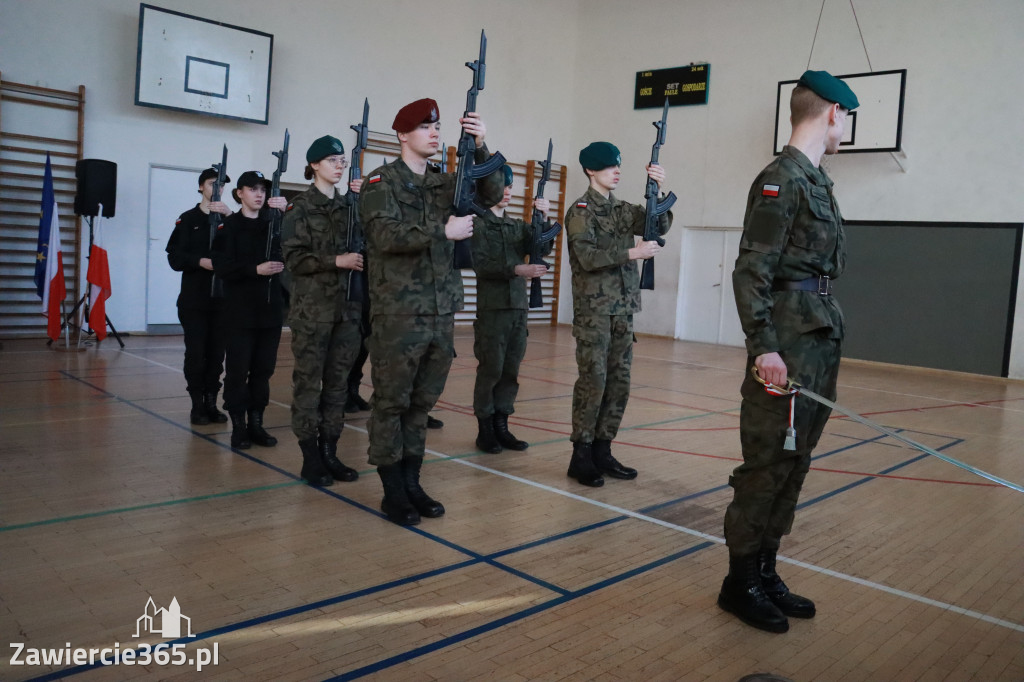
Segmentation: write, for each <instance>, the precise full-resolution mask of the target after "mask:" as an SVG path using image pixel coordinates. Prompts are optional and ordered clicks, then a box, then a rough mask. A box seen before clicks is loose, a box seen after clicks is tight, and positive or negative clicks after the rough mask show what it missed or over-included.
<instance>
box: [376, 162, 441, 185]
mask: <svg viewBox="0 0 1024 682" xmlns="http://www.w3.org/2000/svg"><path fill="white" fill-rule="evenodd" d="M388 165H389V166H394V167H395V168H396V170H397V171H398V176H399V177H400V178H401V180H402V182H404V183H407V184H409V183H411V184H412V185H415V186H416V187H440V186H441V185H443V184H444V182H445V179H444V178H445V174H444V173H438V172H436V171H435V170H433V168H432V166H431V164H430V163H429V162H428V163H427V168H426V172H425V173H424V174H423V175H418V174H416V173H414V172H413V170H412V169H411V168H409V165H408V164H407V163H406V162H405V161H403V160H402V157H398V158H397V159H396V160H395V161H394V162H392V163H390V164H388Z"/></svg>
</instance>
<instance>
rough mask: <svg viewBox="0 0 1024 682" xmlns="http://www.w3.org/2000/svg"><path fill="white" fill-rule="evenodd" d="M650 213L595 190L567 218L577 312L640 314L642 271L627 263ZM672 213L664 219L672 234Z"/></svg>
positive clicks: (663, 229) (663, 224)
mask: <svg viewBox="0 0 1024 682" xmlns="http://www.w3.org/2000/svg"><path fill="white" fill-rule="evenodd" d="M646 216H647V209H646V208H645V207H643V206H637V205H635V204H629V203H626V202H625V201H619V200H618V199H616V198H615V195H614V194H609V195H608V198H607V199H605V198H604V197H603V196H601V194H600V193H599V192H596V191H595V190H594V189H593V188H588V189H587V192H586V194H584V195H583V196H582V197H580V198H579V199H577V200H576V201H574V202H573V203H572V206H571V207H570V208H569V211H568V212H567V213H566V214H565V232H566V234H567V235H568V237H569V266H570V268H572V305H573V310H574V312H576V313H584V314H595V313H596V314H600V315H631V314H633V313H635V312H638V311H639V310H640V273H639V271H638V269H637V264H636V261H632V260H630V259H629V250H630V249H631V248H633V246H634V245H635V243H636V239H635V237H637V236H641V237H642V236H643V234H644V222H645V218H646ZM671 225H672V212H671V211H669V212H668V213H666V214H665V215H663V216H661V225H660V227H661V229H660V233H661V234H665V233H666V232H668V229H669V227H670V226H671Z"/></svg>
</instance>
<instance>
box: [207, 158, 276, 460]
mask: <svg viewBox="0 0 1024 682" xmlns="http://www.w3.org/2000/svg"><path fill="white" fill-rule="evenodd" d="M269 191H270V181H269V180H267V179H266V178H265V177H263V174H262V173H260V172H259V171H246V172H244V173H242V174H241V175H240V176H239V177H238V184H237V186H236V187H235V189H234V190H232V192H231V195H232V197H234V199H235V201H236V202H237V203H239V204H241V205H242V208H241V209H240V210H239V211H238V213H233V214H231V215H229V216H228V217H227V218H225V219H224V223H223V224H222V225H221V226H220V228H219V229H218V230H217V236H216V237H215V238H214V240H213V249H212V253H211V258H212V260H213V269H214V272H216V273H217V277H220V278H221V279H222V280H224V336H225V339H226V341H225V344H226V350H227V354H226V358H225V371H224V408H225V409H226V410H227V411H228V415H230V417H231V447H233V448H238V449H240V450H245V449H247V448H249V447H251V446H252V444H253V443H256V444H257V445H262V446H263V447H271V446H273V445H277V439H276V438H274V437H273V436H271V435H270V434H269V433H267V432H266V430H264V428H263V411H264V409H266V407H267V404H269V403H270V377H271V376H273V374H274V368H275V367H276V366H277V346H278V344H279V343H280V342H281V327H282V325H283V323H284V297H283V295H282V292H281V278H280V277H278V276H277V275H278V273H280V272H281V271H282V270H284V263H282V262H281V261H278V260H268V259H267V256H266V249H267V233H268V232H269V230H270V219H269V217H268V214H267V211H266V210H265V209H264V203H266V204H268V205H269V206H271V207H272V208H274V209H277V210H284V208H285V207H286V206H287V205H288V202H287V200H286V199H285V198H284V197H271V198H270V199H269V200H268V199H267V194H268V193H269ZM247 419H248V423H247V422H246V420H247Z"/></svg>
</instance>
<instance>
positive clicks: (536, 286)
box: [529, 138, 562, 308]
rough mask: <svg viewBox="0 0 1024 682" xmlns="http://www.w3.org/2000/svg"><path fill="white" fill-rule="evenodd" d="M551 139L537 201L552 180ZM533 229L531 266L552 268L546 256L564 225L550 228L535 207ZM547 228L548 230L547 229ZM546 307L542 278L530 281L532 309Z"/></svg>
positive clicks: (541, 163) (541, 197) (538, 188)
mask: <svg viewBox="0 0 1024 682" xmlns="http://www.w3.org/2000/svg"><path fill="white" fill-rule="evenodd" d="M551 148H552V147H551V138H548V158H547V161H539V162H538V163H539V164H540V168H541V172H540V180H539V181H538V182H537V196H536V197H535V198H536V199H543V198H544V185H546V184H547V182H548V180H550V179H551ZM530 225H531V227H532V228H533V240H532V242H531V243H530V260H529V263H530V265H543V266H544V267H546V268H550V267H551V266H550V265H549V264H548V263H545V262H544V256H546V255H547V254H548V252H549V251H550V250H551V246H550V244H549V243H550V242H551V240H552V239H554V238H555V237H557V236H558V233H559V232H561V231H562V225H561V224H560V223H559V222H558V221H554V222H552V223H551V225H550V227H549V226H548V220H547V218H545V217H544V214H543V213H541V212H540V209H538V208H537V207H534V209H533V214H532V215H531V223H530ZM545 228H546V229H545ZM543 305H544V293H543V292H542V291H541V284H540V277H534V278H533V279H532V280H530V307H531V308H540V307H542V306H543Z"/></svg>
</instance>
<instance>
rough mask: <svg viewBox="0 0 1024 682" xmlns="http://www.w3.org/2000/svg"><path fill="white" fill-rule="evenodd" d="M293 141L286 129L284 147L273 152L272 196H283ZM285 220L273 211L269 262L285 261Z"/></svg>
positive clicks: (268, 283) (271, 283) (271, 280)
mask: <svg viewBox="0 0 1024 682" xmlns="http://www.w3.org/2000/svg"><path fill="white" fill-rule="evenodd" d="M290 139H291V135H289V134H288V129H287V128H285V129H284V146H283V147H281V151H279V152H271V154H273V155H274V156H276V157H277V169H276V170H274V174H273V176H271V181H270V196H271V197H279V196H281V175H283V174H284V172H285V171H286V170H288V141H289V140H290ZM282 220H284V211H281V210H279V209H276V208H275V209H273V213H272V214H271V216H270V229H268V230H267V253H266V258H267V260H268V261H269V260H284V256H283V255H282V254H281V221H282ZM273 284H274V277H273V275H272V276H271V277H270V279H269V280H268V281H267V303H270V291H271V289H272V288H273Z"/></svg>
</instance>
